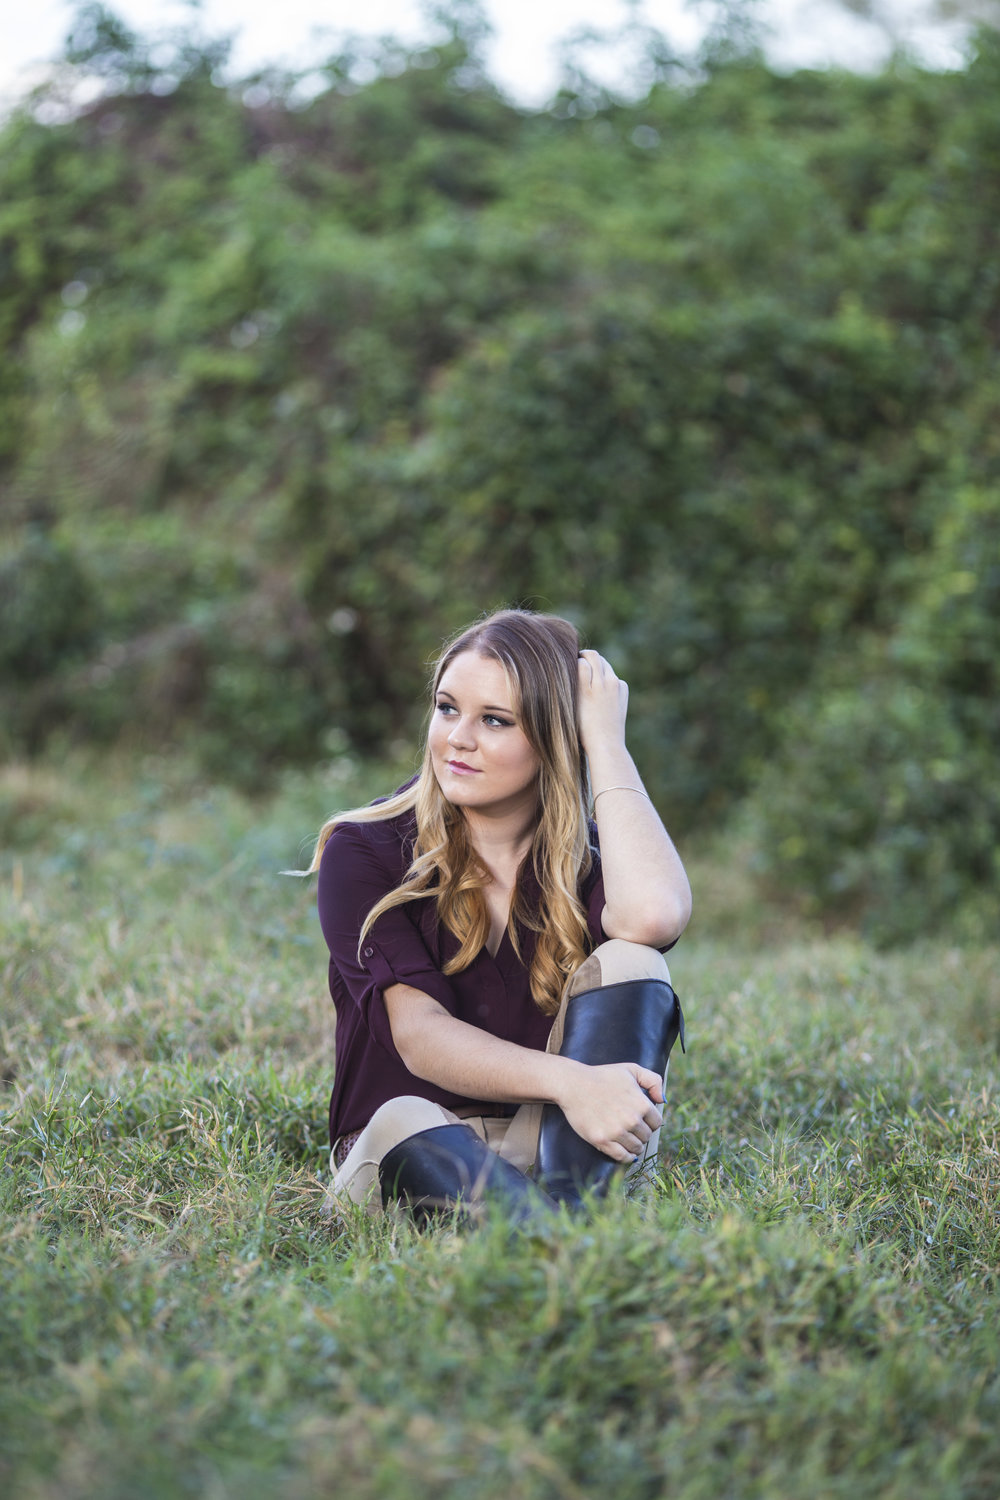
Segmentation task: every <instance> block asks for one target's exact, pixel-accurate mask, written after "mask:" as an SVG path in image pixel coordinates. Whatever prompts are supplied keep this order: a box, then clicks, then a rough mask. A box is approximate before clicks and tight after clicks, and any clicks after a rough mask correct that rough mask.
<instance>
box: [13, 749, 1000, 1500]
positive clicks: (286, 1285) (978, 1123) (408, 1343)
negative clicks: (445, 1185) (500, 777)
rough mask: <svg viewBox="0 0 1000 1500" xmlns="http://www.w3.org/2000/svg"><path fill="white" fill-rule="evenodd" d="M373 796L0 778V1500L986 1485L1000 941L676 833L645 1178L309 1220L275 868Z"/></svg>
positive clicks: (957, 1488) (319, 1032) (294, 999)
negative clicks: (775, 894) (470, 1215)
mask: <svg viewBox="0 0 1000 1500" xmlns="http://www.w3.org/2000/svg"><path fill="white" fill-rule="evenodd" d="M388 774H390V773H383V777H382V782H384V781H385V779H386V776H387V775H388ZM382 782H380V783H378V784H375V783H373V784H372V785H370V786H362V785H359V784H358V783H357V782H355V783H353V784H352V785H350V786H349V787H342V786H340V787H338V786H337V785H334V784H331V783H330V782H327V784H322V783H321V782H320V781H318V780H317V781H314V782H309V781H307V780H289V781H288V782H287V783H286V784H285V785H284V787H283V789H282V791H281V793H280V795H278V796H277V797H275V798H274V799H273V800H272V801H270V802H269V803H268V805H267V806H266V807H264V808H263V809H262V808H260V807H257V808H253V807H251V806H250V805H249V804H248V803H246V802H243V801H241V800H239V799H238V798H236V797H235V796H233V795H232V794H230V793H226V792H222V791H206V790H205V789H203V788H198V787H197V786H196V785H194V784H193V783H190V782H187V781H185V778H184V777H183V775H182V774H181V773H180V772H179V771H177V770H175V769H172V768H171V767H164V766H157V765H153V764H147V765H146V766H145V767H143V768H136V767H128V766H124V767H116V766H115V765H104V766H101V767H95V766H92V765H91V766H87V765H85V764H83V763H72V762H71V763H70V764H68V765H67V766H65V767H62V768H58V769H54V768H51V767H50V768H48V769H37V768H36V769H33V770H28V769H26V768H23V767H7V768H6V770H4V771H2V772H0V838H2V842H3V845H4V848H5V853H4V855H3V864H2V868H0V923H2V950H0V979H2V1023H0V1080H2V1086H0V1159H2V1165H3V1170H2V1175H0V1493H3V1494H4V1495H5V1496H6V1495H9V1496H11V1497H16V1500H56V1497H59V1500H84V1497H87V1500H89V1497H102V1500H103V1497H108V1500H119V1497H120V1500H133V1497H143V1500H146V1497H148V1500H161V1497H162V1500H173V1497H180V1496H199V1497H202V1496H203V1497H206V1500H230V1497H232V1500H237V1497H239V1500H263V1497H288V1500H300V1497H301V1500H312V1497H319V1496H329V1495H343V1496H350V1497H353V1496H358V1497H376V1496H377V1497H390V1496H391V1497H409V1496H414V1497H424V1496H427V1497H429V1500H430V1497H434V1500H441V1497H451V1496H459V1495H460V1496H462V1497H470V1500H480V1497H482V1500H487V1497H488V1500H493V1497H498V1500H499V1497H506V1496H516V1497H522V1496H523V1497H532V1500H534V1497H538V1500H543V1497H550V1496H551V1497H566V1500H573V1497H578V1496H591V1495H593V1496H602V1497H604V1496H609V1497H613V1500H632V1497H635V1500H639V1497H643V1500H646V1497H655V1496H660V1495H663V1496H670V1497H672V1500H710V1497H711V1500H719V1497H723V1496H737V1497H743V1496H746V1497H751V1496H753V1497H757V1496H759V1497H767V1500H783V1497H792V1496H794V1497H800V1496H801V1497H810V1500H817V1497H825V1496H831V1497H833V1496H838V1497H839V1496H844V1497H850V1500H865V1497H875V1496H879V1497H898V1500H915V1497H927V1500H952V1497H955V1500H958V1497H984V1500H985V1497H996V1496H998V1495H1000V1333H998V1318H997V1310H998V1308H997V1292H998V1280H1000V1157H998V1124H1000V1068H998V1044H1000V979H998V974H997V970H998V952H997V951H996V950H993V951H982V950H977V951H961V950H958V949H950V948H947V947H941V946H937V947H927V948H926V949H923V950H920V951H909V952H906V953H898V954H879V953H877V952H875V951H873V950H871V949H869V948H867V947H865V946H863V945H861V944H859V943H858V942H856V941H853V940H851V939H848V938H836V939H827V938H824V936H823V935H822V934H820V933H817V932H813V931H810V930H808V929H806V928H803V927H802V926H800V925H797V924H796V923H795V922H793V921H792V920H791V919H789V920H787V921H786V920H785V919H784V918H783V917H782V914H781V913H780V912H775V911H771V910H768V909H766V908H764V907H761V906H760V905H759V903H757V902H756V901H755V899H754V898H753V897H752V895H751V894H749V892H748V887H747V884H746V881H745V879H744V877H743V876H742V875H741V860H740V858H739V856H738V852H737V854H735V855H734V854H733V853H732V852H731V851H728V850H725V849H721V848H716V849H714V850H706V851H703V852H701V853H700V854H699V853H698V851H694V852H693V857H691V858H690V859H689V863H690V865H691V868H692V875H693V883H694V886H695V897H696V916H695V920H694V922H693V923H692V927H691V929H690V932H689V935H687V936H686V937H685V938H684V940H683V941H682V943H681V945H680V946H679V948H678V949H677V950H676V953H675V954H673V955H672V956H671V957H672V969H673V974H674V979H675V983H676V987H677V989H678V991H679V992H680V993H681V995H682V997H683V999H684V1002H685V1009H686V1014H687V1018H688V1052H687V1056H686V1057H684V1056H681V1055H680V1053H679V1051H678V1052H677V1053H676V1054H675V1059H674V1062H673V1064H672V1068H671V1079H670V1097H669V1108H668V1111H667V1117H666V1127H665V1130H664V1133H663V1135H664V1145H663V1157H662V1169H661V1171H662V1175H661V1180H660V1182H659V1183H658V1184H656V1185H655V1187H654V1188H653V1189H652V1190H651V1191H650V1192H649V1193H648V1194H647V1195H646V1196H645V1197H644V1198H642V1199H641V1200H637V1201H633V1202H630V1203H627V1204H626V1203H622V1202H621V1201H615V1202H610V1203H607V1204H605V1205H602V1206H601V1207H600V1208H599V1209H598V1210H597V1211H596V1212H595V1213H594V1214H593V1216H592V1217H591V1218H589V1219H587V1220H583V1221H580V1220H577V1221H572V1222H571V1221H562V1220H560V1221H558V1222H555V1223H554V1224H553V1226H552V1228H551V1231H549V1232H547V1233H546V1234H544V1235H541V1236H539V1237H537V1238H536V1239H534V1240H531V1241H527V1240H523V1241H522V1240H515V1241H513V1242H512V1241H511V1240H510V1239H509V1238H508V1237H507V1235H506V1233H505V1229H504V1226H503V1225H502V1224H498V1223H491V1224H489V1225H487V1226H486V1227H484V1228H483V1229H481V1230H479V1231H477V1232H476V1233H474V1234H465V1233H459V1232H456V1230H455V1228H454V1227H453V1226H451V1225H449V1224H444V1225H442V1226H441V1227H439V1228H436V1229H434V1230H433V1231H425V1232H422V1233H421V1232H417V1231H415V1230H414V1229H412V1228H411V1227H409V1226H408V1225H407V1224H405V1223H391V1222H383V1223H382V1224H374V1223H372V1222H370V1221H366V1220H364V1219H362V1218H361V1217H356V1218H355V1217H345V1216H343V1215H333V1216H332V1217H331V1216H328V1215H325V1214H324V1202H325V1191H326V1187H327V1184H328V1180H329V1179H328V1172H327V1159H326V1139H325V1109H326V1100H327V1095H328V1091H329V1083H330V1077H331V1068H332V1040H333V1026H332V1014H331V1011H330V1007H329V1002H328V999H327V996H326V990H325V962H324V957H325V954H324V950H323V947H322V942H321V939H320V936H319V933H318V928H317V924H316V922H315V919H314V914H313V891H312V888H311V884H310V883H309V882H303V881H295V880H292V879H289V878H287V877H285V876H282V875H281V874H280V873H278V872H279V871H280V870H281V869H282V868H284V867H286V866H288V865H290V864H296V863H298V862H299V856H300V851H301V850H302V849H303V848H304V840H305V839H306V838H307V836H308V835H309V834H310V833H311V832H312V831H313V829H314V827H315V825H316V824H317V822H318V821H319V819H320V817H321V816H322V815H323V814H325V813H326V812H327V811H328V810H329V809H330V808H332V807H333V806H337V805H342V804H343V803H345V802H349V801H351V800H352V799H355V798H358V797H360V796H363V795H369V794H373V793H374V792H375V791H376V790H378V789H380V787H381V784H382ZM685 852H686V853H688V854H689V856H690V855H692V851H685Z"/></svg>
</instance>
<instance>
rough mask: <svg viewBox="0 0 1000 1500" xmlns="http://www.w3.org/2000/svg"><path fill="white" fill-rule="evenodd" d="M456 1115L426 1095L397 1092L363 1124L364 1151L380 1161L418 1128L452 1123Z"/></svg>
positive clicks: (429, 1128) (418, 1130)
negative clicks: (424, 1097)
mask: <svg viewBox="0 0 1000 1500" xmlns="http://www.w3.org/2000/svg"><path fill="white" fill-rule="evenodd" d="M457 1118H458V1117H457V1115H454V1114H453V1113H452V1111H451V1110H450V1109H445V1108H444V1106H443V1105H441V1104H433V1103H432V1102H431V1101H430V1099H421V1098H420V1096H419V1095H418V1094H400V1095H398V1096H397V1097H396V1098H395V1099H388V1100H386V1102H385V1104H383V1105H382V1106H381V1107H380V1108H379V1109H377V1110H376V1111H375V1113H374V1114H373V1115H372V1117H371V1119H370V1120H369V1121H368V1124H367V1125H366V1126H365V1129H364V1132H363V1139H364V1143H365V1155H366V1157H368V1158H369V1159H370V1160H374V1161H381V1159H382V1157H383V1156H385V1155H386V1153H387V1152H389V1151H391V1150H392V1149H393V1147H394V1146H398V1145H399V1143H400V1141H405V1140H407V1139H408V1138H409V1137H410V1136H411V1135H418V1134H419V1133H420V1131H422V1130H434V1129H435V1128H436V1127H437V1126H439V1125H452V1124H454V1122H455V1120H456V1119H457ZM358 1144H359V1145H360V1144H361V1142H360V1141H359V1142H358Z"/></svg>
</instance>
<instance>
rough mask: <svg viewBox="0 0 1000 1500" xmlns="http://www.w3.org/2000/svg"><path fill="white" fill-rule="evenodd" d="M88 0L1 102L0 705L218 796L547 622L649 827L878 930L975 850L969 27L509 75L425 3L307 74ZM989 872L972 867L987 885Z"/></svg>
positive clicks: (976, 578)
mask: <svg viewBox="0 0 1000 1500" xmlns="http://www.w3.org/2000/svg"><path fill="white" fill-rule="evenodd" d="M222 57H223V49H221V48H219V47H218V46H212V45H208V44H205V45H196V44H195V43H193V42H192V41H190V39H187V40H185V41H183V42H180V43H177V44H176V45H175V46H174V47H173V48H172V49H171V48H169V47H166V48H165V47H163V46H160V47H154V46H152V45H151V44H150V43H148V42H145V41H143V40H142V39H137V38H135V37H132V36H130V35H129V34H128V32H127V31H126V30H125V28H123V27H122V26H121V25H120V24H119V23H117V22H115V21H114V20H113V18H111V17H109V16H108V15H107V14H106V13H104V12H102V11H101V10H100V9H96V8H91V9H90V10H89V11H86V12H84V13H83V16H82V19H81V21H80V24H79V25H78V27H77V31H76V35H75V37H74V40H73V44H72V46H71V47H70V49H69V52H68V60H67V62H66V67H65V74H64V86H65V87H70V86H71V84H72V80H73V78H74V76H75V75H76V74H77V73H78V72H79V70H81V69H83V70H86V71H87V72H89V73H93V72H95V71H97V72H99V73H102V74H103V75H104V77H105V89H104V92H103V93H102V95H101V97H100V98H99V99H98V100H97V101H96V102H94V103H92V104H90V105H88V106H86V107H77V108H75V109H68V108H64V109H63V110H62V111H61V112H60V110H59V109H58V108H57V107H56V106H55V103H54V101H53V98H52V97H48V98H41V99H36V100H35V101H34V103H33V104H32V105H31V106H30V107H26V108H25V109H23V110H22V111H21V112H20V113H18V114H17V115H16V116H15V117H14V118H12V119H11V120H10V121H9V122H8V123H7V125H6V126H5V128H4V130H3V133H2V136H0V265H2V268H3V293H2V298H0V337H2V339H3V345H4V352H5V357H4V359H3V361H2V362H0V464H2V479H3V484H4V490H5V497H6V498H5V501H4V512H3V519H2V535H0V574H2V583H0V722H2V726H3V728H2V731H0V733H2V735H3V737H4V739H5V743H6V749H7V750H8V751H10V752H16V753H23V752H24V751H25V750H28V751H30V752H36V751H39V750H41V749H42V748H43V747H45V746H46V745H47V744H51V743H52V741H53V737H57V738H59V737H62V738H63V739H65V738H66V737H67V736H69V737H72V738H75V739H78V740H86V741H98V742H111V741H118V740H122V739H123V738H124V739H127V740H132V741H138V742H140V743H142V744H150V743H153V744H157V745H171V744H184V745H186V746H187V747H189V748H193V749H194V750H195V751H196V753H197V754H198V756H199V757H200V758H201V760H202V762H203V764H205V765H206V767H207V768H208V769H209V770H210V771H212V772H213V773H216V774H218V773H224V774H225V775H226V776H228V777H231V778H234V779H236V780H238V781H240V782H241V783H243V784H244V785H249V786H254V785H259V784H261V783H262V782H263V781H264V780H266V779H267V778H268V777H269V776H270V775H271V774H272V773H273V771H274V770H275V769H276V768H279V767H281V766H284V765H287V764H289V763H290V762H293V761H299V762H309V761H315V760H316V759H317V758H319V757H321V756H323V755H328V754H331V753H341V752H342V751H343V750H344V749H345V748H348V749H353V750H360V751H363V752H366V753H370V752H372V751H373V750H382V749H383V748H384V747H385V746H386V745H389V744H396V743H398V742H399V740H400V739H402V738H405V737H406V736H412V734H413V733H414V732H415V729H416V726H417V722H418V714H417V712H416V711H415V709H414V703H415V701H416V700H418V699H419V697H420V693H421V688H422V678H423V674H424V663H425V661H426V658H427V657H428V655H429V654H430V653H432V652H433V650H434V649H435V648H436V647H437V645H438V644H439V643H440V641H441V639H442V636H443V635H444V634H446V633H447V632H448V631H449V630H450V629H452V628H454V627H456V626H458V625H460V624H462V623H464V622H465V621H467V620H468V619H469V618H471V617H472V616H474V615H475V614H477V613H478V612H480V611H481V610H483V609H486V608H490V607H494V606H496V605H498V604H501V603H506V602H511V601H517V602H527V603H530V604H532V605H534V606H536V607H542V608H551V609H554V610H557V611H559V612H562V613H565V614H568V615H570V616H571V617H572V618H574V619H576V620H577V621H578V622H579V623H580V625H581V627H582V628H583V629H584V631H585V633H586V635H587V637H588V639H589V640H590V641H591V642H593V643H594V644H596V645H599V646H600V647H601V648H603V649H606V651H607V652H608V653H609V654H610V655H611V657H612V658H613V660H614V661H615V663H616V665H618V666H619V667H620V669H621V670H622V671H623V673H624V674H625V675H627V676H628V678H629V681H630V683H631V684H632V690H633V719H634V723H635V740H636V749H637V753H638V755H639V758H640V760H641V763H642V765H643V769H644V770H645V771H646V772H648V775H649V781H650V784H651V786H652V787H653V789H654V791H655V793H656V795H657V798H658V799H659V801H660V802H661V804H662V806H663V807H664V810H669V818H670V822H671V825H672V826H673V827H675V828H679V829H683V828H684V827H685V826H687V827H692V826H695V825H699V824H700V825H702V826H706V825H709V824H718V823H719V822H720V821H721V820H722V819H723V818H724V817H726V816H728V815H730V814H731V813H732V810H733V809H734V807H736V806H737V805H738V804H739V803H740V801H741V799H746V798H749V799H750V802H749V806H750V808H751V811H752V813H753V818H754V826H755V829H756V836H757V839H758V842H759V846H760V849H761V856H762V861H763V862H764V863H765V864H766V866H767V869H768V871H769V873H770V877H771V878H772V879H773V880H775V881H777V882H778V883H779V884H780V883H784V884H785V885H786V886H788V887H790V888H791V889H793V890H796V891H799V892H801V893H802V894H803V896H804V897H805V898H806V899H807V900H810V901H812V902H813V903H814V904H816V905H817V906H819V907H822V909H823V910H825V911H828V912H830V913H831V914H835V913H836V912H838V911H839V912H842V913H843V914H845V915H847V916H851V917H854V916H861V917H862V918H863V919H864V920H865V921H867V923H868V925H869V927H870V929H871V930H872V931H873V932H875V933H877V934H879V935H881V936H883V937H887V938H890V939H895V938H901V937H907V936H910V935H912V934H913V933H915V932H919V931H924V930H926V929H927V928H928V927H929V926H931V925H935V924H936V925H949V924H953V923H954V920H955V914H956V913H957V912H958V911H959V910H961V911H962V913H963V921H964V922H965V923H966V926H967V927H968V928H969V930H972V929H974V928H975V927H976V924H977V922H982V921H985V920H987V916H988V904H989V901H990V898H991V896H992V900H993V903H994V905H995V899H996V892H997V885H998V883H1000V873H998V865H997V856H996V853H995V850H996V846H997V842H998V836H1000V793H998V791H997V790H996V778H995V776H994V777H991V775H990V765H991V760H992V757H993V755H994V753H995V749H996V745H997V740H998V729H1000V724H998V716H1000V709H998V707H997V704H998V701H1000V698H998V693H997V691H996V689H997V686H998V684H997V667H996V661H997V647H998V646H1000V639H998V629H1000V627H998V609H997V605H998V597H997V596H998V590H1000V563H998V549H997V541H998V531H1000V488H998V471H1000V439H998V436H997V434H998V432H1000V423H998V420H997V419H998V416H1000V369H998V360H997V350H998V344H1000V227H998V226H1000V117H998V115H997V111H996V99H997V97H998V93H1000V36H998V35H997V34H996V33H994V32H984V33H983V34H982V35H981V36H980V39H979V42H978V47H977V51H976V54H975V56H974V57H973V58H972V60H971V61H970V63H969V66H968V68H967V69H966V70H965V71H964V72H962V73H958V74H934V73H929V72H925V71H920V70H917V69H915V68H912V67H907V66H903V65H902V64H899V65H895V66H894V67H893V68H891V69H890V70H889V71H887V72H886V73H885V74H883V75H882V76H879V77H874V78H871V77H867V78H861V77H855V76H851V75H848V74H833V73H831V74H817V73H808V74H806V73H802V74H797V75H793V76H790V77H786V76H779V75H776V74H774V73H773V72H771V71H769V70H768V69H767V68H766V67H765V66H764V65H763V63H762V62H761V61H760V59H759V58H758V57H757V56H756V55H754V54H753V53H752V52H744V53H743V54H740V52H739V49H736V51H735V53H734V51H733V49H732V48H730V49H729V51H728V52H726V53H725V54H724V55H723V54H722V53H720V54H718V55H716V56H715V57H714V58H712V59H709V61H708V64H707V65H706V66H703V67H702V68H701V69H700V70H685V69H683V68H680V67H671V66H669V65H668V64H665V63H663V62H662V61H661V63H660V65H659V68H658V72H657V74H656V78H655V81H654V82H653V84H652V86H651V87H650V88H649V91H648V93H647V94H646V95H645V96H644V97H643V98H641V99H640V100H637V101H634V102H630V103H623V102H621V101H620V100H615V99H612V98H609V97H606V96H602V95H601V94H600V93H599V91H597V92H595V91H594V90H593V88H592V87H590V86H589V85H588V84H587V83H586V80H583V79H581V80H579V82H578V84H577V85H576V86H575V88H573V89H567V90H565V91H564V92H563V93H562V94H561V95H560V96H559V97H558V99H557V100H556V101H555V102H554V104H553V105H552V107H551V108H549V109H547V110H541V111H525V110H519V109H515V108H513V107H512V106H511V105H510V104H509V103H507V102H506V101H504V100H503V99H502V98H501V97H500V96H499V95H498V94H497V92H496V91H495V90H494V88H493V87H492V86H491V84H490V83H489V81H488V79H486V78H485V77H484V76H483V73H482V70H481V68H480V67H479V66H478V64H477V62H476V56H475V46H474V37H473V36H472V34H471V32H470V31H469V29H468V28H466V29H465V30H463V28H462V26H461V25H460V24H459V23H458V22H457V21H456V22H455V23H454V25H453V26H452V29H451V32H450V34H449V35H447V36H445V38H444V40H443V41H442V42H441V44H440V45H439V46H436V47H435V48H434V49H432V50H431V49H428V50H425V51H422V52H419V53H417V54H414V55H404V54H402V53H400V52H398V51H393V50H392V49H389V50H387V51H386V52H385V53H384V54H383V55H382V58H381V66H380V69H379V70H378V71H377V73H376V76H374V77H372V78H370V79H369V81H367V82H364V83H362V82H360V81H359V77H358V75H357V73H356V72H355V73H353V74H352V69H351V60H350V58H348V57H339V58H334V59H332V60H330V61H329V63H328V64H326V65H325V67H324V69H322V70H321V72H322V75H323V87H322V88H320V89H319V91H318V92H317V91H314V92H313V93H312V94H311V96H310V97H309V98H308V99H306V98H305V97H304V96H302V94H301V89H300V86H299V85H298V84H297V82H296V81H295V80H288V79H285V80H282V79H277V78H259V79H256V80H252V81H250V82H249V84H248V85H247V86H245V87H243V88H242V89H238V88H234V87H233V86H232V85H231V84H227V83H224V82H223V81H220V79H221V75H220V72H219V66H220V63H221V61H222ZM977 903H978V904H977Z"/></svg>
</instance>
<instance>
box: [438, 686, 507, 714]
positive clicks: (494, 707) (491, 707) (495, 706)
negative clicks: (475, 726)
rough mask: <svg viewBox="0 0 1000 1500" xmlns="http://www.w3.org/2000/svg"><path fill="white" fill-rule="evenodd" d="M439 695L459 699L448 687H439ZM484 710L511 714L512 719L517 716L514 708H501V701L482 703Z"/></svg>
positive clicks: (487, 712) (490, 712)
mask: <svg viewBox="0 0 1000 1500" xmlns="http://www.w3.org/2000/svg"><path fill="white" fill-rule="evenodd" d="M437 695H438V697H439V698H448V699H449V700H450V701H451V702H452V703H456V702H457V701H458V700H457V699H456V697H455V695H454V693H449V691H448V689H447V688H438V692H437ZM482 712H483V713H484V714H510V716H511V718H512V719H513V718H514V717H515V714H514V710H513V709H512V708H501V707H500V705H499V703H484V704H483V705H482Z"/></svg>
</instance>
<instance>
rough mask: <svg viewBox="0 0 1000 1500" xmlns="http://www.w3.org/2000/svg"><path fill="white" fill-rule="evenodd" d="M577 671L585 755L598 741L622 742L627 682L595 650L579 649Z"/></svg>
mask: <svg viewBox="0 0 1000 1500" xmlns="http://www.w3.org/2000/svg"><path fill="white" fill-rule="evenodd" d="M577 666H578V671H579V700H578V701H579V708H578V714H579V720H580V740H581V742H582V744H583V748H584V750H585V751H586V752H587V754H588V755H593V754H594V753H595V751H596V750H598V748H599V747H600V746H602V745H623V744H624V742H625V715H626V713H627V711H628V683H627V682H623V681H622V679H621V678H620V677H618V676H617V675H616V673H615V669H614V667H613V666H612V665H611V663H610V662H609V661H606V660H605V658H604V657H603V656H601V654H600V653H599V652H597V651H581V652H580V660H579V662H578V663H577Z"/></svg>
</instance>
